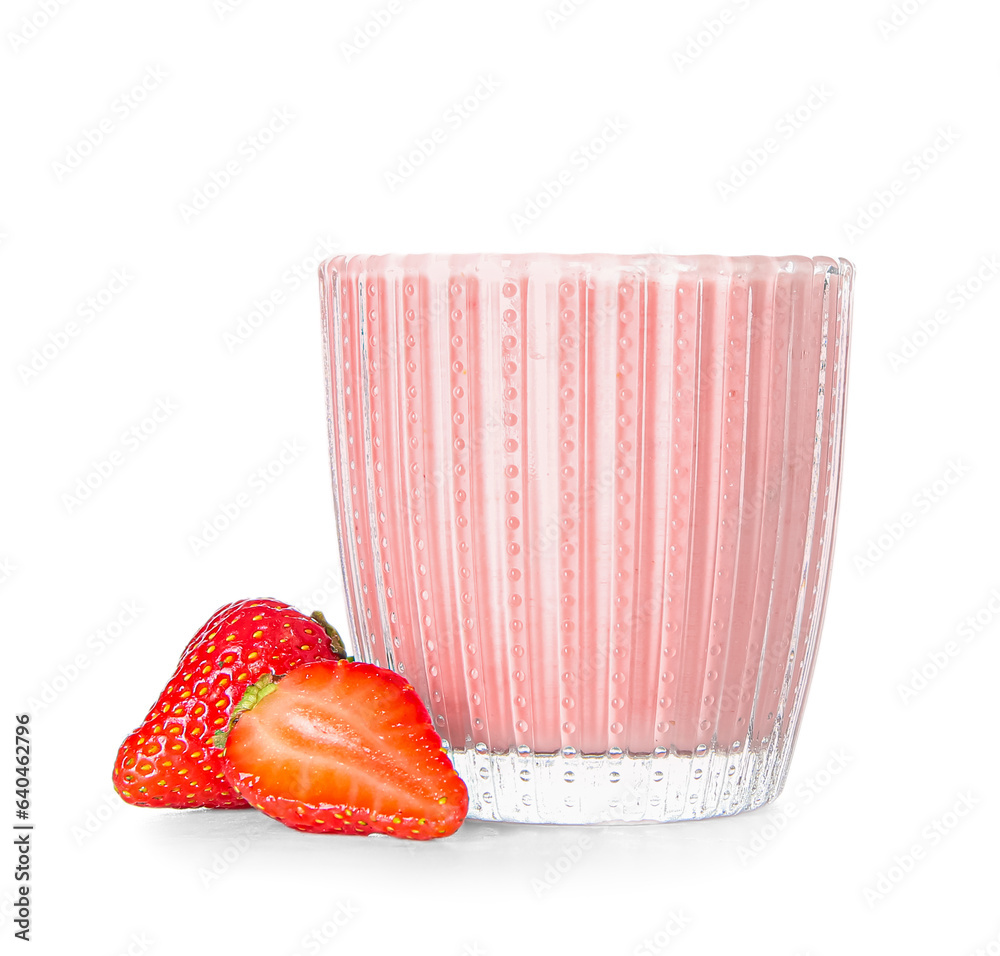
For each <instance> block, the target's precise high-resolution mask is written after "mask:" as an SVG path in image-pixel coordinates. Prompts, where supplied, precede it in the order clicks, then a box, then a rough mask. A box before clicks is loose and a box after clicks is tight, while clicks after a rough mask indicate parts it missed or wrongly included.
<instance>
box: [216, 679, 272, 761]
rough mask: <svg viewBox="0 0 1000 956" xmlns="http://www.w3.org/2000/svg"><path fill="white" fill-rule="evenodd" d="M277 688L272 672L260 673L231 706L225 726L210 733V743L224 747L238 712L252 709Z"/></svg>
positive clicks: (243, 712) (241, 712)
mask: <svg viewBox="0 0 1000 956" xmlns="http://www.w3.org/2000/svg"><path fill="white" fill-rule="evenodd" d="M277 689H278V685H277V683H276V681H275V678H274V674H262V675H261V676H260V677H259V678H258V679H257V682H256V683H255V684H251V685H250V686H249V687H248V688H247V689H246V690H245V691H244V692H243V696H242V697H241V698H240V702H239V703H238V704H237V705H236V706H235V707H234V708H233V712H232V714H231V715H230V717H229V720H228V722H227V723H226V726H225V727H223V728H222V729H221V730H217V731H216V732H215V733H214V734H213V735H212V743H213V744H215V746H216V747H218V748H219V749H220V750H225V749H226V740H227V739H228V738H229V731H231V730H232V729H233V725H234V724H235V723H236V721H237V720H239V717H240V714H245V713H246V712H247V711H248V710H253V709H254V707H256V706H257V705H258V704H259V703H260V702H261V701H262V700H263V699H264V698H265V697H267V695H268V694H273V693H274V692H275V691H276V690H277Z"/></svg>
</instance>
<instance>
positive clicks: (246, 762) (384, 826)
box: [216, 660, 469, 840]
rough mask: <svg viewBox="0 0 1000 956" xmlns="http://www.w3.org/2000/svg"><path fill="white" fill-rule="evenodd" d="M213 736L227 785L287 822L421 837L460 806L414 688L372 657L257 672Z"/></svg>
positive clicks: (454, 779)
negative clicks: (279, 673)
mask: <svg viewBox="0 0 1000 956" xmlns="http://www.w3.org/2000/svg"><path fill="white" fill-rule="evenodd" d="M216 741H217V743H218V744H219V746H221V747H224V749H225V756H226V759H225V765H226V779H227V780H228V781H229V783H230V784H231V785H232V786H233V788H234V789H236V790H238V791H239V792H240V793H241V794H242V795H243V796H244V797H245V798H246V800H247V801H248V802H249V803H251V804H253V806H255V807H257V809H258V810H263V811H264V813H266V814H267V815H268V816H271V817H274V818H275V819H277V820H280V821H281V822H282V823H284V824H286V825H287V826H290V827H294V828H295V829H296V830H307V831H311V832H316V833H354V834H361V835H367V834H369V833H388V834H391V835H392V836H395V837H403V838H405V839H410V840H430V839H433V838H434V837H440V836H447V835H448V834H450V833H454V832H455V830H457V829H458V828H459V826H461V824H462V821H463V820H464V819H465V815H466V813H467V812H468V809H469V796H468V792H467V791H466V789H465V784H464V783H463V782H462V780H461V778H460V777H459V776H458V774H457V773H455V770H454V768H453V767H452V765H451V761H450V760H449V759H448V757H447V755H446V754H445V753H444V751H443V750H442V747H441V738H440V737H439V736H438V735H437V732H436V731H435V730H434V727H433V725H432V724H431V719H430V716H429V715H428V713H427V710H426V708H425V707H424V705H423V703H422V702H421V700H420V698H419V697H418V696H417V693H416V691H415V690H414V689H413V687H411V686H410V685H409V684H408V683H407V682H406V680H404V679H403V678H402V677H400V676H399V675H398V674H396V673H393V672H392V671H388V670H385V669H383V668H381V667H375V666H374V665H372V664H361V663H354V662H352V661H345V660H340V661H333V662H330V661H319V662H317V663H314V664H306V665H304V666H302V667H299V668H297V669H295V670H293V671H290V672H289V673H288V674H287V675H286V676H285V677H283V678H280V677H279V678H272V677H271V676H270V675H267V674H265V675H263V676H262V677H261V679H260V680H259V681H258V682H257V683H256V684H255V685H254V687H252V688H250V689H249V690H248V691H247V694H246V696H245V698H244V700H243V701H241V702H240V704H239V705H238V706H237V708H236V709H235V711H234V713H233V721H232V724H231V728H230V729H229V731H228V734H226V733H220V734H217V735H216Z"/></svg>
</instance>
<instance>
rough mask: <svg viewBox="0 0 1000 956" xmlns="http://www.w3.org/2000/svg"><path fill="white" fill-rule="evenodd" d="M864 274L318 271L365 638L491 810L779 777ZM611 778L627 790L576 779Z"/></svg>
mask: <svg viewBox="0 0 1000 956" xmlns="http://www.w3.org/2000/svg"><path fill="white" fill-rule="evenodd" d="M851 277H852V270H851V267H850V264H849V263H846V262H845V261H843V260H839V261H838V260H834V259H824V258H819V259H807V258H802V257H791V258H784V259H770V258H765V257H747V258H732V259H727V258H721V257H711V256H697V257H673V256H658V255H650V256H633V257H629V256H605V255H588V256H554V255H531V256H527V255H522V256H517V255H512V256H501V255H488V256H473V255H469V256H380V257H355V258H352V259H350V260H347V259H344V258H336V259H332V260H330V261H329V262H328V263H326V264H325V265H324V267H323V270H322V279H323V287H324V295H323V301H324V313H325V329H326V341H327V362H328V372H329V381H330V424H331V448H332V455H333V460H334V483H335V491H336V497H337V502H338V510H339V520H340V527H341V548H342V558H343V563H344V569H345V575H346V581H347V588H348V598H349V604H350V609H351V615H352V622H353V633H354V641H355V648H356V652H357V653H358V654H359V655H360V656H362V657H363V658H364V659H366V660H369V661H371V662H373V663H376V664H379V665H382V666H385V667H389V668H392V669H394V670H396V671H398V672H399V673H400V674H403V675H404V676H405V677H406V678H407V679H408V680H409V681H410V682H411V683H412V684H413V685H414V687H415V688H416V689H417V691H418V692H419V693H420V695H421V696H422V697H423V699H424V700H425V702H426V703H427V705H428V709H429V710H430V713H431V715H432V718H433V720H434V722H435V726H436V728H437V730H438V731H439V733H440V734H441V735H442V737H443V738H445V740H446V742H447V744H446V745H447V746H448V747H449V749H450V751H451V753H452V756H453V759H454V760H455V763H456V766H457V767H458V769H459V771H460V772H461V773H463V776H465V777H466V781H467V783H469V784H470V797H471V798H472V801H473V807H472V815H474V816H475V815H480V816H484V817H488V818H491V819H530V820H536V819H539V820H555V821H561V820H566V821H570V822H578V821H579V822H583V821H585V820H589V819H601V820H616V819H683V818H689V817H694V816H711V815H715V814H717V813H730V812H736V811H738V810H741V809H745V808H747V807H749V806H754V805H759V803H762V802H764V801H765V800H767V799H770V798H771V797H773V796H774V795H775V794H776V793H777V792H778V790H779V789H780V785H781V782H782V780H783V777H784V773H785V770H786V765H787V758H788V755H789V752H790V748H791V742H792V737H793V731H794V728H795V724H796V721H797V716H798V711H799V708H800V707H801V704H802V701H803V698H804V695H805V691H806V687H807V685H808V680H809V674H810V671H811V666H812V661H813V654H814V651H815V647H816V642H817V638H818V634H819V628H820V623H821V618H822V613H823V606H824V601H825V596H826V587H827V578H828V571H829V565H830V554H831V546H832V542H833V528H834V518H835V499H836V492H837V486H838V479H839V452H840V445H841V427H842V417H843V400H844V385H845V377H846V352H847V318H848V312H849V305H850V287H851ZM588 758H594V759H592V760H591V761H590V762H589V763H588V762H587V760H588ZM598 764H599V766H598ZM615 766H620V770H618V771H616V770H615V769H614V767H615ZM567 768H569V769H567ZM574 768H577V769H576V770H574ZM594 768H596V769H594ZM609 768H610V769H609ZM678 768H680V769H678ZM730 768H732V769H730ZM484 770H485V771H486V772H485V773H484V772H483V771H484ZM567 773H568V774H569V775H570V776H569V777H567V776H566V775H567ZM679 773H682V774H683V776H682V777H679V776H678V774H679ZM525 774H527V775H528V777H525V776H524V775H525ZM657 774H659V777H658V778H657V776H656V775H657ZM470 777H472V778H475V779H474V780H471V781H470V779H469V778H470ZM591 777H593V778H594V779H595V780H597V779H599V780H600V787H599V789H600V788H603V789H604V790H606V791H608V792H607V794H605V795H598V796H597V797H596V798H593V799H588V797H587V796H586V795H584V796H581V795H580V793H581V791H580V789H579V788H578V789H576V790H573V789H572V787H570V786H569V785H568V784H567V781H569V783H573V782H576V783H578V784H582V783H584V782H585V780H589V779H590V778H591ZM479 778H483V780H484V781H485V783H480V780H479ZM549 778H551V781H556V782H557V783H558V787H560V788H563V789H565V790H566V793H565V794H563V793H562V792H561V791H560V795H559V796H558V798H556V797H555V796H554V795H553V794H554V791H553V790H552V788H553V787H555V786H556V783H551V786H550V785H549V784H548V783H546V782H545V781H546V780H549ZM529 780H530V785H529V784H528V783H526V782H525V781H529ZM618 781H622V782H623V783H626V784H627V785H628V789H627V791H623V792H622V793H621V794H619V795H617V796H616V791H615V789H614V787H613V786H612V784H614V783H617V782H618ZM678 781H680V782H678ZM477 786H478V788H479V789H478V792H477V790H476V787H477ZM656 786H660V787H661V790H662V793H661V794H660V795H659V796H657V795H656V793H655V792H654V791H655V790H656ZM546 787H550V789H549V791H546V790H545V788H546ZM675 791H676V792H675ZM681 791H683V792H681ZM689 794H694V796H693V797H689ZM616 801H617V802H616ZM543 805H544V807H547V808H548V809H545V808H543ZM553 807H554V808H555V809H553ZM609 808H610V809H609Z"/></svg>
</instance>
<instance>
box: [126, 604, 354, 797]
mask: <svg viewBox="0 0 1000 956" xmlns="http://www.w3.org/2000/svg"><path fill="white" fill-rule="evenodd" d="M343 654H344V645H343V642H342V641H341V640H340V637H339V635H338V634H337V632H336V631H335V630H334V629H333V628H332V627H330V625H329V624H327V623H326V621H325V620H324V619H323V615H322V614H319V612H317V613H316V615H315V616H314V618H308V617H306V616H305V615H304V614H302V613H301V612H299V611H297V610H295V608H293V607H289V606H288V605H287V604H282V603H281V602H280V601H275V600H272V599H270V598H261V599H258V600H248V601H237V602H236V603H234V604H228V605H226V606H225V607H223V608H220V609H219V610H218V611H216V612H215V614H214V615H212V618H211V620H209V622H208V623H207V624H206V625H205V626H204V627H202V628H201V630H200V631H198V633H197V634H195V636H194V637H193V638H192V639H191V642H190V643H189V644H188V646H187V648H186V649H185V651H184V655H183V657H181V660H180V663H179V664H178V665H177V670H176V671H174V676H173V677H171V678H170V682H169V683H168V684H167V686H166V689H165V690H164V691H163V693H162V694H160V697H159V699H158V700H157V702H156V703H155V704H154V705H153V708H152V710H150V712H149V714H148V715H147V716H146V719H145V720H144V721H143V723H142V726H140V727H139V728H138V729H136V730H134V731H133V732H132V733H131V734H129V735H128V737H126V738H125V741H124V742H123V743H122V745H121V748H120V749H119V751H118V758H117V760H115V770H114V775H113V777H114V785H115V789H116V790H117V791H118V793H119V794H120V796H121V798H122V799H123V800H124V801H125V802H126V803H132V804H135V805H136V806H139V807H243V806H246V803H245V802H244V800H243V798H242V797H241V796H240V795H239V794H238V793H237V792H236V791H234V790H233V789H232V788H231V787H230V786H229V785H228V784H227V783H226V781H225V778H224V773H223V766H222V759H221V754H220V753H219V751H218V750H217V749H216V748H215V747H213V746H212V742H211V737H212V734H214V733H215V732H216V731H217V730H219V729H221V728H223V727H225V725H226V722H227V721H228V720H229V716H230V713H231V711H232V709H233V706H234V705H235V704H236V703H237V702H238V701H239V700H240V699H241V698H242V696H243V693H244V691H245V690H246V689H247V688H248V687H249V686H251V685H252V684H253V683H254V681H256V680H257V678H259V677H260V676H261V674H263V673H265V672H266V673H270V672H271V671H272V670H278V671H279V672H284V671H286V670H289V669H290V668H293V667H297V666H298V665H300V664H305V663H309V662H310V661H318V660H336V658H337V657H339V656H343Z"/></svg>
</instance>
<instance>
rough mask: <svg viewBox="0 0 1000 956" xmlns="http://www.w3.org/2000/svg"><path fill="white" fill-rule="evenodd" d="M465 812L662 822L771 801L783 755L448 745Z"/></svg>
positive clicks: (530, 818)
mask: <svg viewBox="0 0 1000 956" xmlns="http://www.w3.org/2000/svg"><path fill="white" fill-rule="evenodd" d="M448 754H449V756H450V757H451V761H452V763H453V764H454V765H455V769H456V770H457V771H458V773H459V776H461V778H462V779H463V780H464V781H465V783H466V786H467V787H468V789H469V818H470V819H473V820H492V821H496V822H508V823H562V824H584V823H598V824H613V823H668V822H674V821H679V820H703V819H706V818H708V817H717V816H729V815H732V814H734V813H741V812H743V811H744V810H753V809H756V808H757V807H760V806H763V805H764V804H765V803H767V802H768V801H770V800H773V799H774V798H775V797H776V796H777V795H778V794H779V793H780V792H781V787H782V784H783V783H784V765H785V763H786V762H785V761H783V760H779V759H777V758H778V754H777V753H776V752H775V751H774V750H773V749H771V748H767V747H764V748H763V749H761V750H760V751H759V752H754V751H750V750H747V751H742V752H741V751H736V752H733V751H730V750H717V751H712V750H706V751H705V753H703V754H690V753H689V754H682V753H659V754H627V753H616V752H612V753H609V754H597V755H591V754H578V753H573V752H562V753H555V754H535V753H531V752H522V753H519V752H517V751H502V752H490V751H487V750H478V751H477V750H449V751H448Z"/></svg>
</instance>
